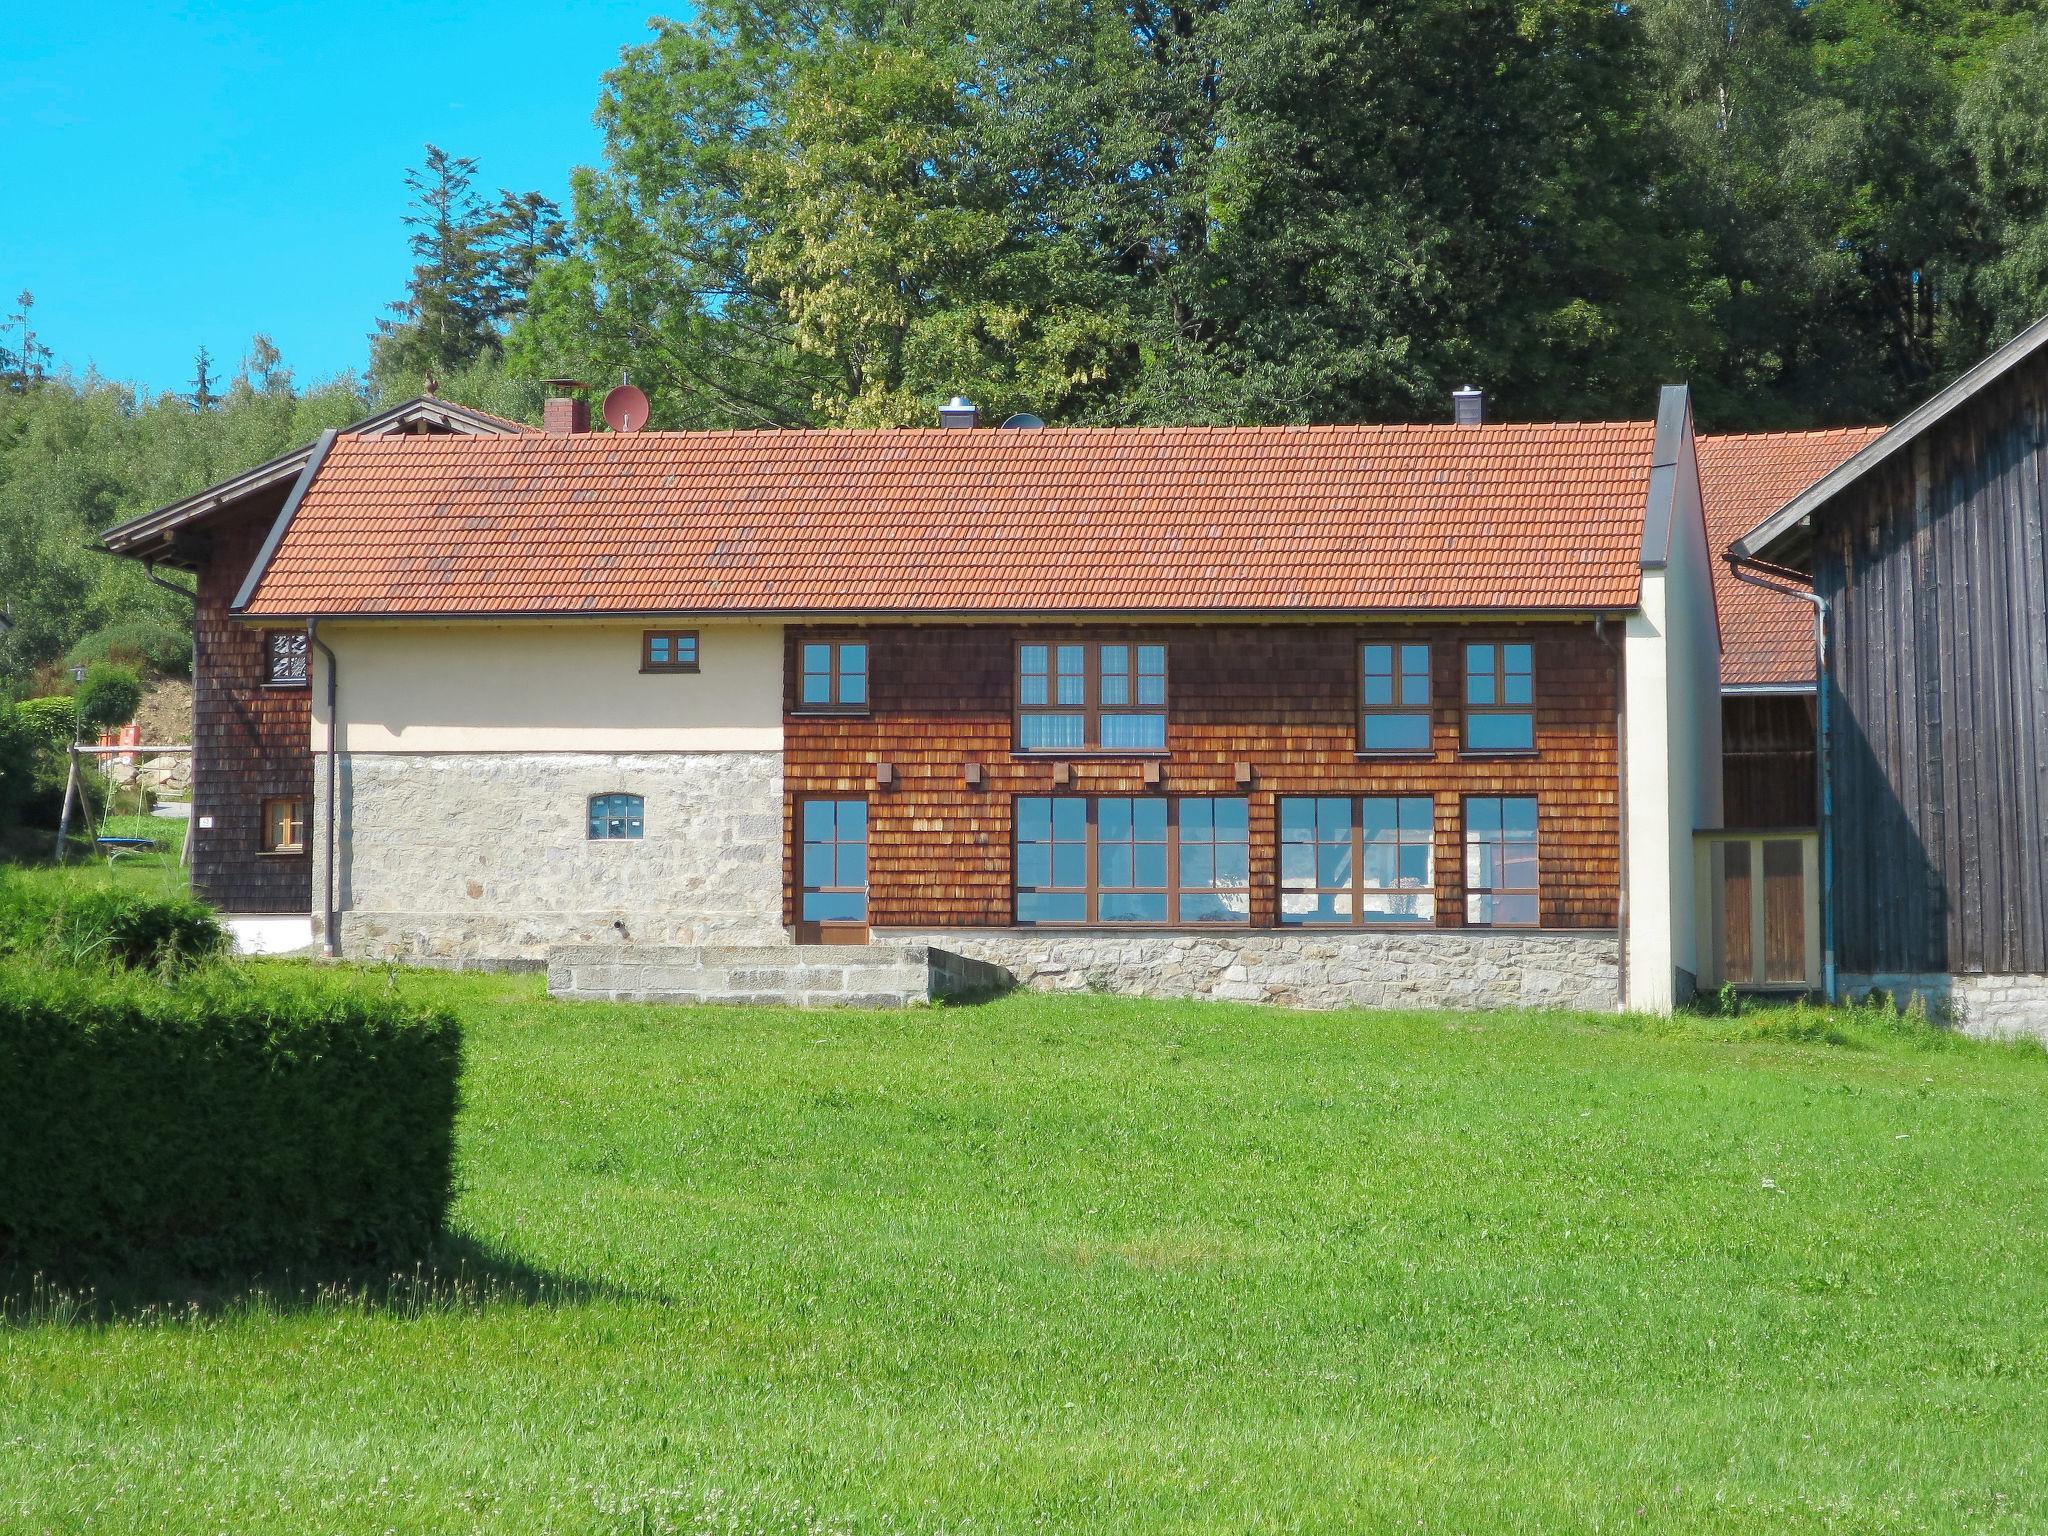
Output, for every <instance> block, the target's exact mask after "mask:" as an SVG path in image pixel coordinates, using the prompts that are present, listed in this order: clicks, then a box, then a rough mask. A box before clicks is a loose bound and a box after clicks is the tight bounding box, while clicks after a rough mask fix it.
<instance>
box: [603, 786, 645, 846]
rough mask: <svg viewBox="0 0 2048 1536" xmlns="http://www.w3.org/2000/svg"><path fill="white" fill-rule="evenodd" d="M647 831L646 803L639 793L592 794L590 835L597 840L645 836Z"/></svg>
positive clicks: (607, 840) (605, 840)
mask: <svg viewBox="0 0 2048 1536" xmlns="http://www.w3.org/2000/svg"><path fill="white" fill-rule="evenodd" d="M646 832H647V818H646V810H645V804H644V802H643V801H642V800H641V798H640V797H639V796H638V795H592V796H591V797H590V836H591V837H592V839H593V840H595V841H597V842H610V841H613V840H616V839H621V838H636V837H644V836H645V835H646Z"/></svg>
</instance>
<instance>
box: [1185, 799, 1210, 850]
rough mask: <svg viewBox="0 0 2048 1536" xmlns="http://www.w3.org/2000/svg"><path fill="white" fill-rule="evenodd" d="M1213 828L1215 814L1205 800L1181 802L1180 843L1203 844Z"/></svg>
mask: <svg viewBox="0 0 2048 1536" xmlns="http://www.w3.org/2000/svg"><path fill="white" fill-rule="evenodd" d="M1214 827H1215V812H1214V810H1213V809H1212V807H1211V804H1210V802H1209V801H1207V800H1183V801H1181V803H1180V836H1181V841H1182V842H1203V841H1206V840H1207V839H1208V837H1209V836H1210V834H1211V832H1212V830H1213V829H1214Z"/></svg>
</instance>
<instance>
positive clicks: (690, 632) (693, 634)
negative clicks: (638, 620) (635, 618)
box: [640, 629, 702, 672]
mask: <svg viewBox="0 0 2048 1536" xmlns="http://www.w3.org/2000/svg"><path fill="white" fill-rule="evenodd" d="M657 640H666V641H667V642H668V653H669V655H670V657H672V658H673V657H678V656H680V655H681V654H682V647H683V643H684V642H685V641H688V642H689V646H690V659H689V660H688V661H677V660H669V661H656V660H655V659H654V642H655V641H657ZM701 654H702V653H701V651H700V650H699V648H698V644H697V631H696V630H694V629H645V630H642V631H641V632H640V670H641V671H642V672H696V671H699V670H701V668H700V666H699V658H700V656H701Z"/></svg>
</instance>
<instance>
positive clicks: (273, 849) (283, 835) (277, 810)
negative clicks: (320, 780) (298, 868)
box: [263, 795, 306, 853]
mask: <svg viewBox="0 0 2048 1536" xmlns="http://www.w3.org/2000/svg"><path fill="white" fill-rule="evenodd" d="M263 851H264V852H265V853H304V852H305V851H306V802H305V799H304V797H303V796H299V795H272V796H271V797H270V798H269V799H267V800H265V801H264V802H263Z"/></svg>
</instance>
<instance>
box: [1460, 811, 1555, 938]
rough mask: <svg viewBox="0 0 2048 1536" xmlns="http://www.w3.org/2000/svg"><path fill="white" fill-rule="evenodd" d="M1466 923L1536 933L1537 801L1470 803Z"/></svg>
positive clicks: (1467, 828) (1466, 870)
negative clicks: (1525, 929)
mask: <svg viewBox="0 0 2048 1536" xmlns="http://www.w3.org/2000/svg"><path fill="white" fill-rule="evenodd" d="M1465 921H1466V922H1468V923H1472V924H1475V925H1479V926H1485V927H1498V928H1534V927H1535V926H1536V925H1537V922H1538V909H1537V904H1536V797H1535V796H1534V795H1511V796H1498V797H1497V796H1474V797H1472V798H1471V799H1468V800H1467V801H1466V802H1465Z"/></svg>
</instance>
